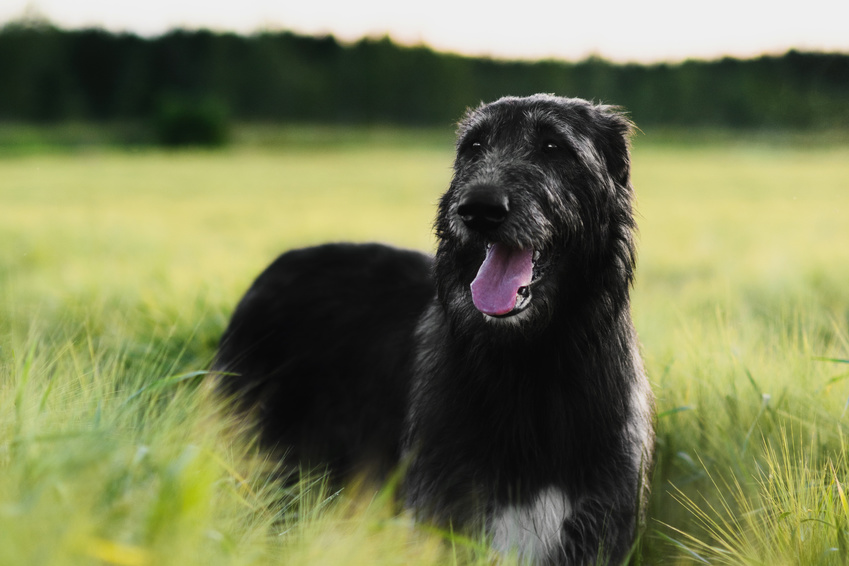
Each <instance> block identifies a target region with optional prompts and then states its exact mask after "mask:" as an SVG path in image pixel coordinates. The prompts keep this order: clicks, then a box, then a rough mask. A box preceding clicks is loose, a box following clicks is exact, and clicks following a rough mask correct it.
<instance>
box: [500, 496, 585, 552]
mask: <svg viewBox="0 0 849 566" xmlns="http://www.w3.org/2000/svg"><path fill="white" fill-rule="evenodd" d="M571 514H572V505H571V503H570V502H569V499H568V498H567V497H566V494H565V493H563V492H562V491H560V490H559V489H557V488H554V487H549V488H546V489H544V490H542V491H540V492H539V493H538V494H537V496H536V499H534V500H533V501H531V502H529V503H527V504H525V505H510V506H508V507H505V508H503V509H501V510H500V511H499V512H498V513H497V514H496V515H495V516H494V517H493V518H492V521H491V522H490V524H489V534H490V536H491V537H492V545H493V547H494V548H495V549H496V550H497V551H499V552H502V553H504V554H511V553H515V554H517V555H518V556H519V559H520V561H521V563H523V564H527V563H535V562H540V561H545V558H546V557H547V556H549V555H551V554H552V552H553V551H554V550H556V549H557V548H559V546H560V544H561V542H560V531H561V527H562V525H563V521H564V520H565V519H567V518H569V516H570V515H571Z"/></svg>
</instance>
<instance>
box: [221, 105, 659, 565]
mask: <svg viewBox="0 0 849 566" xmlns="http://www.w3.org/2000/svg"><path fill="white" fill-rule="evenodd" d="M630 128H631V126H630V123H629V122H628V121H627V120H626V119H625V118H623V117H622V115H620V114H619V113H618V112H616V111H615V110H614V109H612V108H610V107H607V106H597V105H593V104H591V103H588V102H586V101H584V100H579V99H567V98H558V97H554V96H548V95H536V96H531V97H528V98H513V97H507V98H502V99H500V100H498V101H496V102H494V103H491V104H487V105H483V106H481V107H479V108H477V109H475V110H471V111H470V112H469V113H468V114H467V116H466V117H465V119H464V120H463V121H462V122H461V124H460V127H459V135H458V141H457V154H456V160H455V165H454V176H453V180H452V182H451V185H450V187H449V188H448V191H447V192H446V193H445V194H444V195H443V197H442V199H441V201H440V203H439V212H438V216H437V220H436V234H437V237H438V249H437V252H436V256H435V258H434V259H433V260H431V259H430V258H429V257H428V256H425V255H423V254H420V253H417V252H412V251H404V250H398V249H395V248H391V247H387V246H382V245H377V244H365V245H355V244H331V245H325V246H319V247H315V248H308V249H301V250H295V251H291V252H288V253H285V254H283V255H282V256H280V257H279V258H278V259H277V260H276V261H275V262H274V263H272V264H271V266H269V267H268V268H267V269H266V270H265V272H264V273H262V274H261V275H260V276H259V278H258V279H257V280H256V281H255V282H254V284H253V286H252V287H251V288H250V290H249V291H248V292H247V294H246V295H245V297H244V298H243V299H242V301H241V303H240V304H239V306H238V307H237V309H236V311H235V314H234V315H233V318H232V321H231V322H230V325H229V327H228V328H227V330H226V332H225V334H224V336H223V337H222V339H221V345H220V349H219V352H218V357H217V360H216V363H215V368H216V369H217V370H219V371H222V372H226V375H225V377H224V378H223V384H224V386H225V387H226V389H227V391H229V392H231V393H235V394H237V395H238V396H239V398H240V399H242V400H243V402H244V403H245V404H247V405H248V406H250V407H252V408H254V409H255V410H257V414H258V416H259V419H260V421H261V425H262V430H263V435H264V439H265V440H266V441H267V442H268V443H269V444H273V445H276V446H280V447H283V448H285V449H287V450H288V451H289V454H290V455H291V457H293V458H297V459H298V460H299V461H301V462H307V463H309V464H325V465H328V466H329V467H330V469H331V470H334V471H336V472H337V473H339V474H342V475H343V477H344V475H347V474H351V473H360V472H362V471H364V470H369V471H371V472H375V471H377V472H378V473H385V472H386V471H388V470H389V469H391V468H393V467H395V466H397V465H398V463H399V462H403V464H404V466H405V467H406V473H405V476H404V481H403V491H404V498H405V501H406V504H407V505H409V506H410V507H411V508H412V509H414V510H415V511H416V513H417V515H418V516H419V517H420V518H421V519H423V520H431V521H435V522H436V523H438V524H443V525H448V524H449V523H451V524H453V525H454V526H462V527H464V528H466V529H469V530H470V531H471V532H476V531H475V530H476V529H483V530H485V532H486V533H487V534H488V536H489V537H490V539H491V541H492V544H493V545H494V547H495V548H496V549H498V550H500V551H503V552H505V553H510V552H514V553H517V554H518V555H519V557H520V559H521V560H522V561H523V562H526V563H535V564H590V563H596V562H613V563H616V562H620V561H621V560H623V559H624V558H625V557H626V556H627V555H628V553H629V550H630V548H631V545H632V543H633V540H634V536H635V532H636V527H637V525H638V523H639V521H640V517H641V515H642V512H643V509H644V503H645V501H646V495H647V490H648V484H649V479H648V475H649V470H650V468H651V462H652V454H653V441H654V432H653V400H652V394H651V391H650V389H649V385H648V381H647V379H646V376H645V372H644V370H643V364H642V361H641V359H640V354H639V350H638V343H637V338H636V334H635V332H634V328H633V325H632V323H631V317H630V305H629V290H630V286H631V283H632V280H633V275H634V264H635V249H634V240H633V232H634V229H635V223H634V218H633V213H632V204H631V202H632V196H633V195H632V188H631V182H630V159H629V151H628V138H629V134H630ZM477 532H480V531H477Z"/></svg>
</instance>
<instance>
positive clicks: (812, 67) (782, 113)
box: [0, 22, 849, 129]
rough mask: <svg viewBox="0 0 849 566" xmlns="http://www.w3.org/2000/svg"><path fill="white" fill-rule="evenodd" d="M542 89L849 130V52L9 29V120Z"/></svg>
mask: <svg viewBox="0 0 849 566" xmlns="http://www.w3.org/2000/svg"><path fill="white" fill-rule="evenodd" d="M534 92H551V93H556V94H561V95H567V96H580V97H583V98H589V99H593V100H596V101H602V102H606V103H612V104H616V105H620V106H622V107H624V108H625V109H627V110H628V111H629V112H630V114H631V116H632V117H633V119H634V120H635V121H636V122H637V123H638V124H639V125H641V126H666V125H668V126H686V127H690V126H710V127H731V128H811V129H813V128H849V55H847V54H836V53H801V52H797V51H790V52H788V53H786V54H784V55H781V56H763V57H758V58H754V59H746V60H739V59H732V58H724V59H721V60H717V61H695V60H693V61H686V62H683V63H677V64H651V65H639V64H614V63H611V62H609V61H605V60H603V59H601V58H589V59H586V60H584V61H580V62H565V61H554V60H550V61H539V62H526V61H502V60H493V59H487V58H475V57H466V56H460V55H456V54H448V53H440V52H436V51H433V50H431V49H429V48H426V47H406V46H401V45H398V44H395V43H393V42H392V41H391V40H390V39H388V38H383V39H363V40H361V41H358V42H356V43H353V44H343V43H340V42H339V41H337V40H336V39H334V38H333V37H329V36H328V37H307V36H301V35H297V34H293V33H289V32H273V33H272V32H269V33H257V34H255V35H251V36H241V35H236V34H229V33H223V34H219V33H212V32H209V31H185V30H176V31H172V32H170V33H167V34H165V35H162V36H159V37H155V38H142V37H138V36H135V35H131V34H115V33H109V32H106V31H103V30H99V29H88V30H61V29H57V28H56V27H53V26H51V25H49V24H46V23H39V24H33V23H26V22H18V23H10V24H7V25H5V26H4V27H3V28H2V29H0V120H2V121H39V122H50V121H62V120H98V121H113V120H139V119H149V118H151V117H152V116H154V115H155V114H156V113H157V112H162V108H163V107H166V108H167V107H168V104H169V101H171V102H173V101H174V100H183V101H189V104H195V103H198V104H200V103H201V101H203V103H212V104H214V105H215V107H216V108H218V109H224V110H225V111H226V112H227V113H228V115H229V116H230V117H231V118H232V119H237V120H265V121H269V120H270V121H280V122H295V121H301V122H324V123H354V124H360V123H390V124H405V125H431V124H447V123H451V122H453V121H455V120H456V119H457V118H458V117H459V116H460V115H461V114H462V112H463V111H464V110H465V109H466V108H467V107H469V106H474V105H476V104H478V103H479V102H480V101H488V100H492V99H495V98H498V97H500V96H503V95H507V94H512V95H526V94H531V93H534ZM210 101H212V102H210ZM171 107H172V108H173V104H172V106H171Z"/></svg>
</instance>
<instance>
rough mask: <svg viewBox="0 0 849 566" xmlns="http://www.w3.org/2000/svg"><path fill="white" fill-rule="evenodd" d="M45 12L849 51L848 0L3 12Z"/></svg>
mask: <svg viewBox="0 0 849 566" xmlns="http://www.w3.org/2000/svg"><path fill="white" fill-rule="evenodd" d="M25 10H30V11H32V10H35V11H37V12H39V13H41V14H42V15H44V16H46V17H47V18H48V19H49V20H50V21H51V22H52V23H54V24H55V25H58V26H60V27H63V28H80V27H92V26H96V27H104V28H106V29H109V30H112V31H129V32H133V33H137V34H140V35H145V36H151V35H157V34H161V33H164V32H166V31H167V30H169V29H172V28H175V27H185V28H191V29H195V28H210V29H213V30H218V31H224V30H229V31H235V32H240V33H251V32H255V31H258V30H280V29H285V30H291V31H295V32H299V33H304V34H320V35H326V34H333V35H334V36H336V37H337V38H338V39H340V40H342V41H356V40H358V39H360V38H362V37H365V36H371V37H375V36H383V35H389V36H390V37H391V38H392V39H393V40H395V41H397V42H399V43H402V44H408V45H417V44H425V45H428V46H430V47H433V48H435V49H438V50H440V51H451V52H457V53H463V54H468V55H485V56H492V57H498V58H507V59H514V58H518V59H539V58H556V59H566V60H578V59H583V58H585V57H587V56H590V55H598V56H601V57H605V58H607V59H611V60H613V61H618V62H630V61H633V62H643V63H649V62H658V61H672V62H674V61H680V60H683V59H687V58H699V59H714V58H718V57H722V56H726V55H729V56H736V57H751V56H757V55H761V54H764V53H766V54H780V53H783V52H785V51H787V50H788V49H791V48H795V49H799V50H816V51H840V52H847V53H849V0H805V1H804V2H800V1H798V0H795V1H792V2H791V1H789V0H783V1H782V0H769V1H765V0H756V1H753V0H711V1H710V2H705V1H704V0H695V1H694V0H677V1H674V0H580V1H574V0H488V1H482V0H468V1H464V0H417V1H405V0H276V1H275V0H239V1H238V2H234V1H221V0H219V1H215V0H212V1H210V0H145V1H144V2H138V1H133V2H130V1H127V0H36V1H33V0H0V22H7V21H9V20H12V19H15V18H17V17H20V15H21V14H23V13H24V11H25Z"/></svg>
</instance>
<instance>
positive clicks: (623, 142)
mask: <svg viewBox="0 0 849 566" xmlns="http://www.w3.org/2000/svg"><path fill="white" fill-rule="evenodd" d="M596 109H597V111H598V120H597V122H596V124H597V128H596V129H597V135H598V136H599V138H600V139H599V140H598V143H597V144H596V147H598V148H599V150H600V151H601V153H602V155H603V156H604V160H605V161H606V162H607V168H608V170H609V171H610V175H611V176H612V177H613V180H614V181H615V182H616V184H617V185H619V186H627V185H628V184H629V183H630V180H631V155H630V154H631V135H632V133H633V132H634V129H635V126H634V123H633V122H631V120H629V119H628V117H627V116H626V115H625V113H624V111H623V110H622V109H621V108H619V107H618V106H607V105H601V106H597V107H596Z"/></svg>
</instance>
